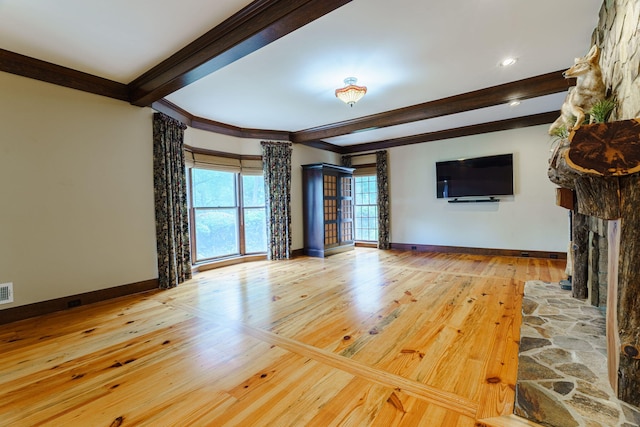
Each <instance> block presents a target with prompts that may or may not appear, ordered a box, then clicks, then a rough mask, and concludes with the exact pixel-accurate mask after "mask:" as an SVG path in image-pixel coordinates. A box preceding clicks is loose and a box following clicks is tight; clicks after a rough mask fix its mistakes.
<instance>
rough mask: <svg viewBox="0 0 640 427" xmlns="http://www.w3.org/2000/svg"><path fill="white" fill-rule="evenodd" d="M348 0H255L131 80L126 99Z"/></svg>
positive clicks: (233, 55)
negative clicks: (128, 95) (128, 94)
mask: <svg viewBox="0 0 640 427" xmlns="http://www.w3.org/2000/svg"><path fill="white" fill-rule="evenodd" d="M350 1H351V0H256V1H254V2H253V3H251V4H250V5H249V6H247V7H245V8H244V9H242V10H241V11H240V12H238V13H236V14H235V15H233V16H232V17H231V18H229V19H227V20H226V21H224V22H223V23H222V24H220V25H218V26H217V27H215V28H213V29H212V30H210V31H209V32H207V33H206V34H204V35H203V36H201V37H200V38H198V39H197V40H195V41H194V42H192V43H190V44H189V45H187V46H186V47H184V48H183V49H181V50H180V51H178V52H176V53H175V54H174V55H172V56H171V57H169V58H168V59H166V60H165V61H163V62H161V63H160V64H158V65H157V66H155V67H154V68H152V69H151V70H149V71H147V72H146V73H144V74H143V75H142V76H140V77H138V78H137V79H135V80H134V81H133V82H131V83H130V84H129V92H130V97H131V103H132V104H135V105H139V106H147V105H151V104H152V103H153V102H155V101H158V100H160V99H161V98H163V97H165V96H166V95H169V94H170V93H173V92H175V91H177V90H179V89H181V88H183V87H185V86H187V85H189V84H191V83H193V82H195V81H196V80H198V79H201V78H202V77H204V76H207V75H209V74H211V73H212V72H214V71H216V70H219V69H220V68H222V67H224V66H226V65H229V64H231V63H232V62H234V61H236V60H238V59H240V58H242V57H244V56H246V55H248V54H250V53H252V52H255V51H256V50H258V49H260V48H262V47H264V46H266V45H268V44H269V43H272V42H273V41H275V40H277V39H279V38H280V37H282V36H285V35H287V34H289V33H291V32H293V31H295V30H297V29H298V28H300V27H302V26H304V25H306V24H308V23H310V22H312V21H314V20H316V19H318V18H320V17H321V16H323V15H325V14H327V13H329V12H331V11H333V10H335V9H337V8H339V7H340V6H343V5H345V4H347V3H349V2H350Z"/></svg>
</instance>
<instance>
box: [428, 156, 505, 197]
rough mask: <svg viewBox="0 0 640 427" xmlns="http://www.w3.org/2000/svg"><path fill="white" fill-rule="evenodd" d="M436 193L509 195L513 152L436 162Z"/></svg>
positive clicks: (446, 194)
mask: <svg viewBox="0 0 640 427" xmlns="http://www.w3.org/2000/svg"><path fill="white" fill-rule="evenodd" d="M436 175H437V196H438V198H439V199H442V198H456V197H469V196H476V197H477V196H503V195H512V194H513V154H500V155H497V156H487V157H475V158H471V159H460V160H450V161H445V162H436Z"/></svg>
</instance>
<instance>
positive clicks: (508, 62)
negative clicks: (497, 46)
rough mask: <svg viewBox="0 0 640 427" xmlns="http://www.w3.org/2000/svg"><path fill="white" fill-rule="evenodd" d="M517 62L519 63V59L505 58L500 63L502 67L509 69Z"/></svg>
mask: <svg viewBox="0 0 640 427" xmlns="http://www.w3.org/2000/svg"><path fill="white" fill-rule="evenodd" d="M516 61H518V58H505V59H503V60H502V61H501V62H500V66H501V67H508V66H510V65H513V64H515V63H516Z"/></svg>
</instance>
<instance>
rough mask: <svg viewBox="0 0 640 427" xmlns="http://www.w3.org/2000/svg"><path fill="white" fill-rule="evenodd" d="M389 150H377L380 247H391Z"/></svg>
mask: <svg viewBox="0 0 640 427" xmlns="http://www.w3.org/2000/svg"><path fill="white" fill-rule="evenodd" d="M387 169H388V165H387V151H386V150H382V151H376V179H377V180H378V249H389V248H390V243H389V227H390V223H389V173H388V170H387Z"/></svg>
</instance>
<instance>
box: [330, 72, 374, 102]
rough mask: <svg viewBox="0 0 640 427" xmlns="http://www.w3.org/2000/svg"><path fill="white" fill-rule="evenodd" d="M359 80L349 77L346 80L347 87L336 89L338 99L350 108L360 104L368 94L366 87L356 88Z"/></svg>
mask: <svg viewBox="0 0 640 427" xmlns="http://www.w3.org/2000/svg"><path fill="white" fill-rule="evenodd" d="M357 81H358V79H356V78H355V77H347V78H346V79H344V83H345V85H346V86H345V87H343V88H340V89H336V97H337V98H338V99H340V100H341V101H342V102H344V103H345V104H347V105H348V106H350V107H353V104H355V103H356V102H358V101H359V100H360V99H361V98H362V97H363V96H364V94H365V93H367V88H366V86H356V84H355V83H356V82H357Z"/></svg>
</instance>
